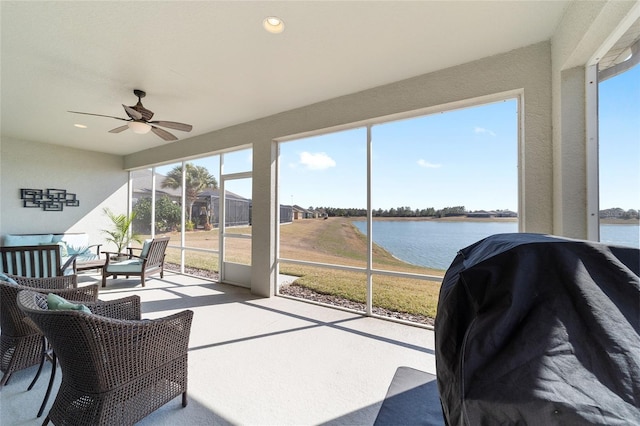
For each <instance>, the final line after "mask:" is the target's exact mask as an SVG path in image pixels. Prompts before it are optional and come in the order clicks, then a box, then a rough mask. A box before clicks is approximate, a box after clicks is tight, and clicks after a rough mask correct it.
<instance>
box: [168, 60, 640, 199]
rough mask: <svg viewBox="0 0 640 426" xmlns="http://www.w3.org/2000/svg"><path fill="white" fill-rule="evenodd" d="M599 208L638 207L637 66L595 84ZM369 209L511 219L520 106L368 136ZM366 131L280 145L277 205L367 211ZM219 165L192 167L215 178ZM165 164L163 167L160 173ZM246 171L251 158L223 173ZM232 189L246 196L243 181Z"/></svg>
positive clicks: (233, 160)
mask: <svg viewBox="0 0 640 426" xmlns="http://www.w3.org/2000/svg"><path fill="white" fill-rule="evenodd" d="M599 115H600V122H599V132H600V206H601V208H611V207H621V208H623V209H625V210H628V209H638V208H640V195H639V194H640V124H639V123H640V66H636V67H634V68H633V69H632V70H631V71H628V72H626V73H624V74H621V75H619V76H617V77H614V78H611V79H609V80H606V81H604V82H602V83H601V84H600V111H599ZM372 141H373V145H372V163H373V168H372V170H373V171H372V176H373V177H372V182H373V190H372V199H373V208H374V209H378V208H382V209H390V208H397V207H411V208H412V209H424V208H428V207H434V208H436V209H441V208H444V207H452V206H460V205H462V206H465V207H466V208H467V210H496V209H508V210H513V211H517V205H518V197H517V190H518V188H517V173H518V171H517V168H518V161H517V103H516V101H515V100H507V101H501V102H497V103H492V104H487V105H482V106H478V107H473V108H466V109H462V110H456V111H449V112H445V113H437V114H433V115H428V116H424V117H419V118H414V119H407V120H401V121H396V122H390V123H385V124H380V125H376V126H373V128H372ZM366 155H367V153H366V129H365V128H364V127H363V128H356V129H351V130H347V131H342V132H336V133H331V134H326V135H321V136H315V137H310V138H305V139H300V140H296V141H291V142H286V143H283V144H281V146H280V173H281V174H280V197H281V198H280V202H281V203H282V204H297V205H300V206H302V207H310V206H313V207H344V208H351V207H353V208H365V207H366ZM217 159H218V157H217V156H214V157H210V158H207V159H198V160H194V161H193V162H194V163H196V164H200V165H204V166H206V167H207V168H208V169H209V170H210V171H211V172H212V173H213V174H214V175H215V176H216V177H217V178H218V179H219V175H218V166H219V163H218V160H217ZM170 168H171V166H167V167H159V168H158V172H160V173H166V172H167V171H168V169H170ZM249 170H251V151H250V150H243V151H239V152H234V153H231V154H226V155H225V172H226V173H231V172H241V171H249ZM227 189H228V190H231V191H233V192H236V193H238V194H239V195H242V196H245V197H247V198H250V197H251V186H250V184H247V181H239V182H232V183H230V185H229V186H228V187H227Z"/></svg>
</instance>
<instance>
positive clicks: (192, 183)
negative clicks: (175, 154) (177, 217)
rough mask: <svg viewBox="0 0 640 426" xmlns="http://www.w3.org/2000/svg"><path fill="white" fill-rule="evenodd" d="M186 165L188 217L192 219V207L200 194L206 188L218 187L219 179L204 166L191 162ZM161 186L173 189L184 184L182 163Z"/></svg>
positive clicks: (172, 170)
mask: <svg viewBox="0 0 640 426" xmlns="http://www.w3.org/2000/svg"><path fill="white" fill-rule="evenodd" d="M185 166H186V167H187V169H186V179H185V194H186V198H187V200H186V201H187V218H188V219H189V220H191V208H192V207H193V203H194V202H195V201H196V199H197V198H198V194H199V193H200V192H202V191H203V190H205V189H217V188H218V181H217V180H216V178H215V176H213V175H212V174H211V173H209V170H207V168H206V167H204V166H196V165H194V164H191V163H186V164H185ZM161 186H162V187H163V188H172V189H178V188H180V187H181V186H182V165H179V166H175V167H174V168H173V169H171V171H169V173H167V176H166V177H165V179H164V181H162V184H161Z"/></svg>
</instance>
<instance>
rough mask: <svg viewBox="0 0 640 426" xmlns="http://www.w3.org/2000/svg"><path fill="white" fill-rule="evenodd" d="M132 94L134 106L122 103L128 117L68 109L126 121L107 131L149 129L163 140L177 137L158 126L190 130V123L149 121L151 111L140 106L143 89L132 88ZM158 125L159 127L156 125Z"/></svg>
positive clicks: (141, 132)
mask: <svg viewBox="0 0 640 426" xmlns="http://www.w3.org/2000/svg"><path fill="white" fill-rule="evenodd" d="M133 94H134V95H136V96H137V97H138V103H137V104H135V105H134V106H126V105H124V104H123V105H122V106H123V108H124V112H126V113H127V115H128V116H129V118H121V117H113V116H111V115H102V114H92V113H89V112H78V111H68V112H72V113H74V114H84V115H95V116H97V117H107V118H115V119H116V120H122V121H127V122H128V123H127V124H125V125H124V126H120V127H116V128H115V129H111V130H109V133H120V132H122V131H125V130H127V129H131V130H132V131H133V132H134V133H139V134H144V133H149V130H151V131H152V132H153V133H155V134H156V135H158V136H160V137H161V138H162V139H164V140H165V141H177V140H178V138H177V137H175V136H174V135H172V134H171V133H169V132H167V131H166V130H164V129H161V128H160V127H166V128H168V129H174V130H181V131H183V132H190V131H191V129H192V128H193V126H192V125H191V124H184V123H177V122H175V121H149V120H151V118H152V117H153V111H150V110H148V109H146V108H145V107H144V106H142V102H140V99H142V98H144V97H145V96H146V95H147V94H146V93H145V92H144V91H143V90H138V89H134V90H133ZM156 126H160V127H156Z"/></svg>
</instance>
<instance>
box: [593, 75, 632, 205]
mask: <svg viewBox="0 0 640 426" xmlns="http://www.w3.org/2000/svg"><path fill="white" fill-rule="evenodd" d="M599 104H600V109H599V114H600V121H599V126H600V128H599V133H600V153H599V155H600V207H601V208H610V207H621V208H623V209H625V210H629V209H640V65H636V66H635V67H634V68H632V69H631V70H630V71H627V72H625V73H623V74H620V75H618V76H616V77H613V78H610V79H609V80H605V81H603V82H602V83H600V99H599Z"/></svg>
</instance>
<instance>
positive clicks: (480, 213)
mask: <svg viewBox="0 0 640 426" xmlns="http://www.w3.org/2000/svg"><path fill="white" fill-rule="evenodd" d="M467 217H483V218H487V217H496V212H494V211H486V210H476V211H475V212H469V213H467Z"/></svg>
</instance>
